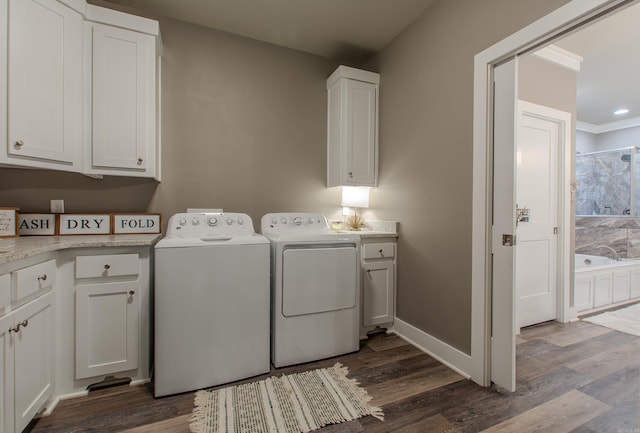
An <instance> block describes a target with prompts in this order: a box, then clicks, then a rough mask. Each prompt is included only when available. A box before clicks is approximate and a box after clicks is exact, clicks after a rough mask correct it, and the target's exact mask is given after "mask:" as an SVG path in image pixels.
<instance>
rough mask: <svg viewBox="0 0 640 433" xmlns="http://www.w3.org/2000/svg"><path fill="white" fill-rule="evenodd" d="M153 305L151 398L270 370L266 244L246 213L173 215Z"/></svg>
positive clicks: (158, 256) (158, 260) (161, 249)
mask: <svg viewBox="0 0 640 433" xmlns="http://www.w3.org/2000/svg"><path fill="white" fill-rule="evenodd" d="M154 304H155V308H154V311H155V318H154V321H155V339H154V340H155V348H154V351H155V365H154V395H155V396H156V397H159V396H163V395H169V394H176V393H180V392H185V391H192V390H196V389H201V388H207V387H211V386H214V385H219V384H222V383H227V382H232V381H235V380H240V379H244V378H247V377H252V376H256V375H259V374H263V373H268V372H269V370H270V368H271V366H270V362H269V308H270V307H269V241H268V240H267V238H265V237H264V236H262V235H259V234H256V233H255V232H254V229H253V223H252V221H251V218H250V217H249V216H248V215H246V214H241V213H220V214H214V213H180V214H176V215H174V216H172V217H171V218H170V220H169V226H168V229H167V235H166V237H165V238H164V239H162V240H161V241H160V242H158V244H157V245H156V247H155V300H154Z"/></svg>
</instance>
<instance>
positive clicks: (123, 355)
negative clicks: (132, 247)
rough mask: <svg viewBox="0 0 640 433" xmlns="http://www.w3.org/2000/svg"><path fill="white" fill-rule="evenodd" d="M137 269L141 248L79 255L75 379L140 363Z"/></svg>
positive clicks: (76, 295)
mask: <svg viewBox="0 0 640 433" xmlns="http://www.w3.org/2000/svg"><path fill="white" fill-rule="evenodd" d="M139 269H140V264H139V259H138V254H105V255H79V256H77V257H76V291H75V306H76V307H75V317H76V321H75V330H76V345H75V354H76V356H75V364H76V369H75V378H76V379H84V378H87V377H95V376H102V375H107V374H112V373H117V372H123V371H128V370H134V369H136V368H138V353H139V350H140V347H139V338H138V337H139V316H140V301H139V299H140V296H141V290H140V282H139V281H138V273H139ZM87 278H90V279H88V280H87ZM114 278H127V280H128V281H116V282H114V281H113V279H114ZM86 282H89V283H86Z"/></svg>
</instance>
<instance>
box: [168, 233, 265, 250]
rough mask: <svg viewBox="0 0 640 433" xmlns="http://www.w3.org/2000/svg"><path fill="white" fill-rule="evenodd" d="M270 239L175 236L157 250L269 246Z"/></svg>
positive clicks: (251, 235)
mask: <svg viewBox="0 0 640 433" xmlns="http://www.w3.org/2000/svg"><path fill="white" fill-rule="evenodd" d="M268 243H269V239H267V238H266V237H264V236H262V235H260V234H257V233H252V234H249V235H236V236H233V235H215V234H212V235H203V236H201V237H194V236H186V237H179V236H174V237H171V238H164V239H162V240H161V241H160V242H158V243H157V244H156V249H160V248H187V247H224V246H231V245H258V244H268Z"/></svg>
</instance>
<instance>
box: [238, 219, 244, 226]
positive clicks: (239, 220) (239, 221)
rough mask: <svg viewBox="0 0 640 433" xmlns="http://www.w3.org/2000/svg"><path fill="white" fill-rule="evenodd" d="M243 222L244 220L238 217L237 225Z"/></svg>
mask: <svg viewBox="0 0 640 433" xmlns="http://www.w3.org/2000/svg"><path fill="white" fill-rule="evenodd" d="M243 224H244V220H243V219H242V218H238V225H239V226H241V225H243Z"/></svg>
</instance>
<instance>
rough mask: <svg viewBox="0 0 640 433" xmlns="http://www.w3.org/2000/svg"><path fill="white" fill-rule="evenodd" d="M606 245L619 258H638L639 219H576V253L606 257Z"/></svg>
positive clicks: (639, 252)
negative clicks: (604, 246) (614, 251)
mask: <svg viewBox="0 0 640 433" xmlns="http://www.w3.org/2000/svg"><path fill="white" fill-rule="evenodd" d="M600 245H606V246H609V247H611V248H613V249H614V250H616V252H618V254H620V256H621V257H630V258H639V257H640V218H635V217H604V216H577V217H576V253H578V254H591V255H595V256H606V255H608V254H607V250H606V249H605V248H597V247H598V246H600Z"/></svg>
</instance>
